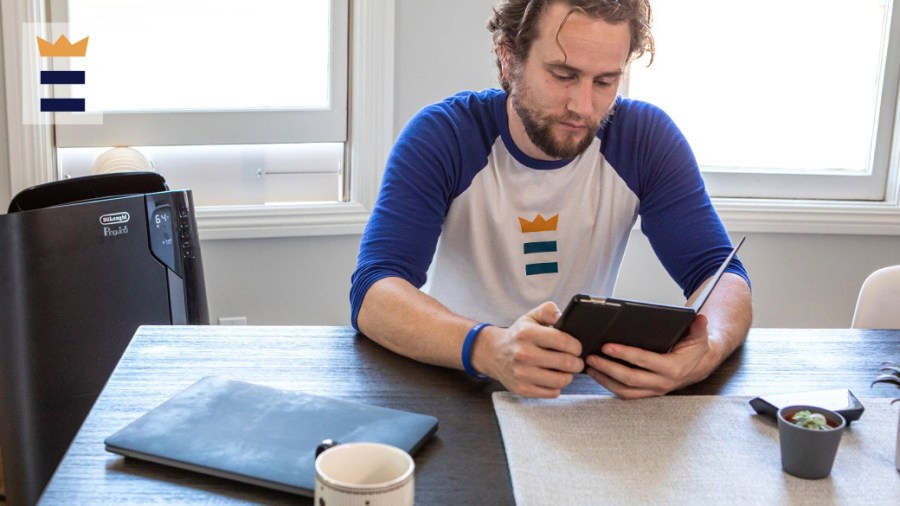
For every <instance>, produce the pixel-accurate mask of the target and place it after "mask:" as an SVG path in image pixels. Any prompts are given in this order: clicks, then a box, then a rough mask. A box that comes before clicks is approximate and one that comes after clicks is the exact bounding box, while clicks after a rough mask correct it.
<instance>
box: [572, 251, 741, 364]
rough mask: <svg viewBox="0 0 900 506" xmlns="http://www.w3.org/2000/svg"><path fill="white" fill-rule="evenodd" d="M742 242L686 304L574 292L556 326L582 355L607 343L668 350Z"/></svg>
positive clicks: (683, 330) (590, 352)
mask: <svg viewBox="0 0 900 506" xmlns="http://www.w3.org/2000/svg"><path fill="white" fill-rule="evenodd" d="M742 244H744V238H742V239H741V240H740V242H739V243H738V245H737V246H735V247H734V249H732V250H731V253H730V254H729V255H728V257H727V258H726V259H725V261H723V262H722V265H721V266H720V267H719V269H718V270H717V271H716V273H715V274H714V275H713V277H712V279H711V280H710V282H709V283H708V284H707V285H706V288H705V289H704V291H703V292H702V293H701V294H700V295H699V296H698V297H697V299H696V300H695V301H694V304H693V305H691V306H689V307H685V306H670V305H665V304H653V303H649V302H640V301H634V300H627V299H614V298H598V297H592V296H590V295H585V294H577V295H575V296H574V297H572V300H571V301H570V302H569V304H568V306H566V309H565V311H563V314H562V316H560V318H559V321H557V322H556V325H555V327H556V328H558V329H560V330H562V331H563V332H566V333H568V334H570V335H572V336H573V337H575V338H576V339H578V340H579V341H581V346H582V348H581V350H582V351H581V358H585V357H587V356H588V355H602V353H600V348H601V347H602V346H603V345H604V344H606V343H619V344H625V345H628V346H635V347H638V348H643V349H645V350H650V351H654V352H656V353H667V352H669V351H670V350H671V349H672V347H673V346H675V343H677V342H678V340H679V339H681V337H682V336H683V335H685V333H686V332H687V330H688V327H690V325H691V322H692V321H694V317H695V316H696V315H697V313H698V312H699V311H700V308H701V307H703V304H704V303H705V302H706V299H707V298H708V297H709V294H710V293H712V290H713V288H715V286H716V283H718V282H719V278H721V277H722V274H723V273H724V272H725V268H726V267H728V264H729V263H731V259H732V258H734V255H735V253H737V250H738V249H739V248H740V247H741V245H742ZM620 362H621V361H620ZM623 363H624V362H623ZM626 365H627V364H626Z"/></svg>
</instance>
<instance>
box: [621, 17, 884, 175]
mask: <svg viewBox="0 0 900 506" xmlns="http://www.w3.org/2000/svg"><path fill="white" fill-rule="evenodd" d="M885 3H886V2H885V0H854V1H853V2H847V1H846V0H782V1H779V0H761V1H755V2H727V1H722V0H677V1H676V0H661V1H657V2H654V3H653V14H654V26H653V32H654V36H655V38H656V43H657V48H658V49H657V54H656V60H655V61H654V63H653V65H652V66H650V67H649V68H647V67H646V62H647V58H646V57H645V58H644V59H642V60H639V61H638V62H635V63H634V64H633V65H632V67H631V76H630V83H629V89H628V94H629V95H630V96H631V97H634V98H639V99H642V100H647V101H649V102H652V103H655V104H657V105H659V106H661V107H662V108H663V109H664V110H665V111H666V112H668V113H669V114H670V115H671V116H672V117H673V119H674V120H675V122H676V123H677V124H678V125H679V127H680V128H681V129H682V130H683V132H684V134H685V136H686V137H687V139H688V141H689V142H690V143H691V145H692V147H693V149H694V152H695V154H696V155H697V159H698V161H699V163H700V165H701V166H702V167H703V168H704V170H710V169H714V170H734V169H740V170H742V171H746V170H748V169H750V170H759V171H762V172H766V171H775V172H799V173H807V172H809V173H811V172H844V173H857V174H865V173H868V172H869V171H870V170H871V165H872V157H873V146H874V132H875V128H876V116H877V113H878V104H879V100H880V92H881V85H880V83H881V82H882V79H881V78H882V63H883V62H882V60H883V58H884V54H883V51H884V47H883V44H884V40H885V39H886V37H885V36H884V34H885V24H886V12H887V8H886V5H885Z"/></svg>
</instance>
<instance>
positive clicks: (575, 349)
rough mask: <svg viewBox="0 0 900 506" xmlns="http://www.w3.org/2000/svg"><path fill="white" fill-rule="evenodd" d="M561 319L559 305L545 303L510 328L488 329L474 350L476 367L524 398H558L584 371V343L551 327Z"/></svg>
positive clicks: (473, 359)
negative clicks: (582, 356) (582, 355)
mask: <svg viewBox="0 0 900 506" xmlns="http://www.w3.org/2000/svg"><path fill="white" fill-rule="evenodd" d="M559 316H560V311H559V308H558V307H557V306H556V304H554V303H552V302H545V303H544V304H541V305H540V306H538V307H537V308H535V309H532V310H531V311H529V312H528V314H526V315H524V316H522V317H521V318H519V319H518V320H516V322H515V323H513V325H512V326H510V327H509V328H498V327H486V328H485V329H484V330H482V331H481V335H480V336H479V337H478V340H477V341H476V342H475V346H474V349H473V350H472V364H473V366H474V367H475V369H476V370H478V371H480V372H481V373H483V374H487V375H488V376H490V377H492V378H494V379H496V380H497V381H499V382H500V383H503V386H505V387H506V388H507V389H508V390H509V391H511V392H514V393H516V394H519V395H522V396H524V397H558V396H559V394H560V391H561V390H562V389H563V388H564V387H565V386H566V385H568V384H569V383H571V382H572V379H573V378H574V374H576V373H579V372H581V371H582V370H584V361H582V360H581V359H580V358H579V355H581V343H580V342H579V341H578V340H577V339H575V338H574V337H572V336H570V335H568V334H566V333H564V332H561V331H559V330H556V329H554V328H553V327H551V326H550V325H553V324H554V323H556V320H557V319H559Z"/></svg>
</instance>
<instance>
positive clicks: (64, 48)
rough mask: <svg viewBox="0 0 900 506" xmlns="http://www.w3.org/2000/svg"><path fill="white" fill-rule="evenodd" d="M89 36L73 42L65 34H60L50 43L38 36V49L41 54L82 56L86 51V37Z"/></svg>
mask: <svg viewBox="0 0 900 506" xmlns="http://www.w3.org/2000/svg"><path fill="white" fill-rule="evenodd" d="M89 38H90V37H85V38H83V39H81V40H79V41H78V42H76V43H75V44H72V43H71V42H69V39H68V37H66V36H65V35H60V36H59V38H58V39H56V42H55V43H53V44H51V43H49V42H47V41H46V40H44V39H42V38H40V37H38V38H37V42H38V51H40V53H41V56H45V57H47V56H66V57H78V56H84V55H85V54H86V53H87V45H88V39H89Z"/></svg>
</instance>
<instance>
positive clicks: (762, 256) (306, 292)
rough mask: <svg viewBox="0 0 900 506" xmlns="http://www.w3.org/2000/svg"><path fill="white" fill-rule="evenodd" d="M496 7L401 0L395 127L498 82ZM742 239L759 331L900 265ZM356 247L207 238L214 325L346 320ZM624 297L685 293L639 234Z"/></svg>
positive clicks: (673, 298) (837, 246) (874, 244)
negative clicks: (223, 319)
mask: <svg viewBox="0 0 900 506" xmlns="http://www.w3.org/2000/svg"><path fill="white" fill-rule="evenodd" d="M493 3H494V2H493V0H457V1H454V2H447V1H443V0H424V1H423V0H397V25H396V33H397V40H396V61H395V76H396V81H395V102H394V104H395V105H394V120H395V125H394V129H395V132H397V131H399V130H400V128H402V126H403V124H404V123H405V122H406V120H407V119H408V118H409V117H410V116H411V115H412V114H413V113H415V111H416V110H418V109H419V108H420V107H422V106H423V105H426V104H428V103H430V102H434V101H437V100H440V99H442V98H444V97H445V96H447V95H450V94H453V93H455V92H457V91H459V90H462V89H481V88H484V87H488V86H494V85H495V70H494V63H493V57H492V56H491V54H490V47H491V43H490V35H489V34H488V32H487V31H486V30H485V28H484V25H485V21H486V19H487V17H488V15H489V13H490V7H491V6H492V5H493ZM0 86H2V84H0ZM0 106H2V104H0ZM0 112H3V111H0ZM2 117H4V118H5V114H4V115H3V116H2ZM2 130H3V126H0V133H2ZM0 139H5V135H3V136H2V137H0ZM6 150H7V146H6V145H5V140H4V141H3V142H0V204H2V206H3V207H4V208H5V205H6V204H7V203H8V198H9V197H8V195H3V193H2V192H3V190H4V188H5V185H8V182H9V168H8V163H7V157H6ZM732 232H733V235H734V236H740V235H743V234H742V233H741V231H739V230H738V231H732ZM747 235H748V242H747V244H746V245H745V246H744V248H743V249H742V253H741V257H742V259H743V260H744V263H745V264H746V265H747V267H748V269H749V271H750V274H751V276H752V278H753V283H754V286H753V288H754V306H755V308H754V309H755V313H756V318H755V323H754V325H755V326H757V327H794V328H802V327H846V326H848V325H849V324H850V318H851V316H852V313H853V303H854V301H855V298H856V294H857V291H858V289H859V286H860V284H861V283H862V281H863V279H864V278H865V276H866V275H867V274H868V273H869V272H871V271H873V270H875V269H876V268H879V267H883V266H886V265H892V264H898V263H900V237H894V236H865V235H859V236H856V235H854V236H848V235H797V234H775V233H772V234H767V233H753V234H747ZM358 246H359V236H356V235H353V236H333V237H300V238H285V239H264V240H217V241H204V242H203V244H202V250H203V256H204V268H205V273H206V283H207V291H208V296H209V303H210V312H211V316H212V317H213V321H216V319H217V318H218V317H220V316H246V317H247V318H248V323H250V324H322V325H346V324H348V323H349V302H348V295H347V294H348V291H349V286H350V274H351V273H352V271H353V267H354V264H355V261H356V253H357V249H358ZM617 295H619V296H622V297H634V298H643V299H647V300H654V301H659V302H669V303H679V302H680V301H681V300H682V298H681V295H680V293H679V291H678V289H677V287H676V286H675V285H674V283H673V282H672V281H671V280H670V279H669V278H668V276H667V275H666V274H665V272H664V271H663V270H662V268H661V267H660V266H659V263H658V262H657V261H656V259H655V257H654V256H653V253H652V251H651V250H650V248H649V246H648V244H647V241H646V239H644V238H643V236H642V235H641V234H640V233H639V232H637V233H634V234H633V237H632V241H631V243H630V245H629V248H628V252H627V254H626V256H625V262H624V265H623V268H622V271H621V274H620V277H619V283H618V288H617Z"/></svg>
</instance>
